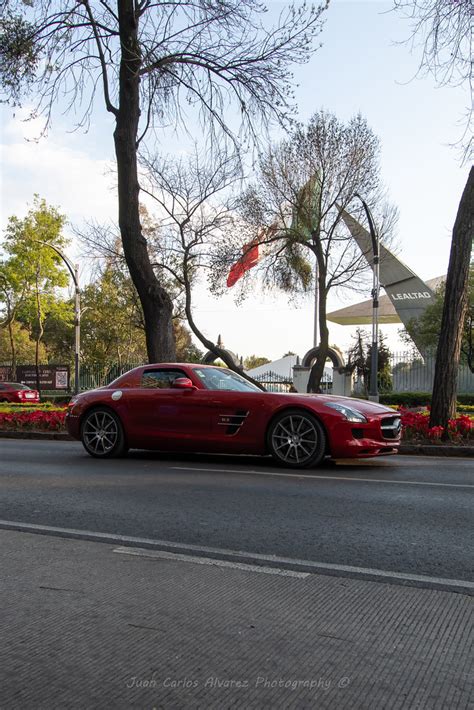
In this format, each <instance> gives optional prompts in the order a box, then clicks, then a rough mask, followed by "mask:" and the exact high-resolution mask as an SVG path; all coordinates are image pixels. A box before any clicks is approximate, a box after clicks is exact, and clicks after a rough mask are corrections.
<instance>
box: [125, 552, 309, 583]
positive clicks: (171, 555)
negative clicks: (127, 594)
mask: <svg viewBox="0 0 474 710" xmlns="http://www.w3.org/2000/svg"><path fill="white" fill-rule="evenodd" d="M113 552H117V553H118V554H120V555H134V556H136V557H148V558H151V559H160V560H172V561H175V562H191V563H193V564H196V565H211V566H213V567H230V568H231V569H240V570H244V571H245V572H261V573H263V574H278V575H281V576H282V577H297V578H298V579H306V577H309V576H310V574H311V573H310V572H295V571H294V570H291V569H279V568H278V567H264V566H260V565H249V564H247V563H245V562H229V561H228V560H216V559H215V558H214V557H195V556H194V555H180V554H178V553H176V552H164V551H162V550H146V549H144V548H140V547H137V548H133V547H116V548H115V550H113Z"/></svg>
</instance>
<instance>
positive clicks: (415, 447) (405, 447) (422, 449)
mask: <svg viewBox="0 0 474 710" xmlns="http://www.w3.org/2000/svg"><path fill="white" fill-rule="evenodd" d="M398 453H399V454H402V455H403V454H406V455H414V454H419V455H422V456H463V457H465V458H468V457H470V456H472V457H474V446H443V445H442V444H440V445H437V444H402V445H401V446H400V448H399V449H398Z"/></svg>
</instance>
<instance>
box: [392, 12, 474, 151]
mask: <svg viewBox="0 0 474 710" xmlns="http://www.w3.org/2000/svg"><path fill="white" fill-rule="evenodd" d="M393 2H394V7H395V9H396V10H398V11H400V12H401V13H402V14H403V15H404V16H405V17H407V18H409V20H410V21H411V24H412V34H411V37H410V41H411V43H412V44H413V45H417V44H418V45H421V52H422V54H421V60H420V70H425V71H429V72H431V73H432V74H433V75H434V77H435V80H436V81H437V83H438V84H439V85H450V86H458V85H463V86H466V87H467V88H468V91H469V97H470V105H469V106H468V108H467V111H466V126H465V131H464V135H463V137H462V138H461V140H460V145H461V147H462V149H463V156H464V161H465V162H468V161H469V160H470V159H471V158H472V156H473V151H474V142H473V137H472V133H473V131H472V124H473V97H474V80H473V70H472V67H473V62H472V56H473V47H472V38H473V29H472V28H473V20H474V6H473V3H472V0H393Z"/></svg>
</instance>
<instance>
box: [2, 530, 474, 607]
mask: <svg viewBox="0 0 474 710" xmlns="http://www.w3.org/2000/svg"><path fill="white" fill-rule="evenodd" d="M0 529H4V530H14V531H17V532H29V533H39V534H42V535H52V536H56V537H64V538H71V539H79V540H88V541H90V542H103V543H108V544H113V545H122V546H129V547H149V548H151V549H153V548H154V549H159V550H168V551H172V552H179V553H180V554H184V555H187V556H192V555H196V554H198V556H201V557H205V556H213V555H215V556H216V559H221V560H222V559H224V560H225V559H230V561H236V560H237V559H238V561H239V562H243V563H247V564H248V563H250V564H252V563H253V564H260V565H262V564H263V565H265V566H268V567H273V568H275V567H278V568H279V569H285V568H287V569H292V570H294V571H298V572H309V573H310V574H324V573H326V574H330V575H331V574H332V575H333V576H342V577H344V576H345V577H352V578H357V579H365V580H368V581H379V582H387V583H390V582H392V583H401V584H403V583H408V584H410V583H411V584H414V585H415V586H420V587H425V588H435V589H443V590H447V591H456V592H461V593H468V594H474V581H470V580H463V579H449V578H444V577H430V576H429V575H420V574H409V573H406V572H390V571H388V570H381V569H376V568H371V567H355V566H352V565H339V564H332V563H329V562H315V561H313V560H300V559H298V558H292V557H279V556H277V555H263V554H261V553H258V552H246V551H244V550H228V549H226V548H219V547H207V546H204V545H193V544H191V543H190V544H187V543H181V542H172V541H170V540H153V539H150V538H143V537H133V536H128V535H116V534H114V533H102V532H95V531H91V530H76V529H74V528H60V527H53V526H50V525H36V524H33V523H22V522H17V521H13V520H0Z"/></svg>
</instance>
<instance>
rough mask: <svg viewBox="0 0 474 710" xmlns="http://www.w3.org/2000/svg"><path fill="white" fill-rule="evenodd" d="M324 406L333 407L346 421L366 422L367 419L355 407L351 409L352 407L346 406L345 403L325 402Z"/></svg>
mask: <svg viewBox="0 0 474 710" xmlns="http://www.w3.org/2000/svg"><path fill="white" fill-rule="evenodd" d="M325 404H326V407H331V409H335V410H336V411H337V412H340V413H341V414H342V416H343V417H344V419H347V421H348V422H359V423H360V422H366V421H367V419H366V418H365V417H364V415H363V414H362V412H359V411H358V410H357V409H353V408H352V407H348V406H347V405H345V404H338V403H337V402H326V403H325Z"/></svg>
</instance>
